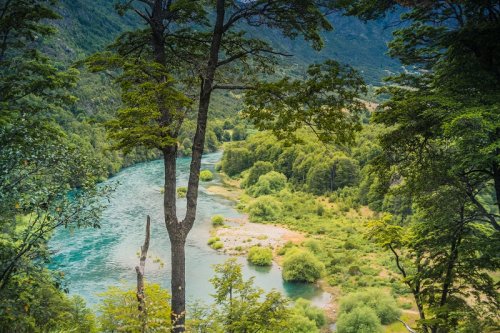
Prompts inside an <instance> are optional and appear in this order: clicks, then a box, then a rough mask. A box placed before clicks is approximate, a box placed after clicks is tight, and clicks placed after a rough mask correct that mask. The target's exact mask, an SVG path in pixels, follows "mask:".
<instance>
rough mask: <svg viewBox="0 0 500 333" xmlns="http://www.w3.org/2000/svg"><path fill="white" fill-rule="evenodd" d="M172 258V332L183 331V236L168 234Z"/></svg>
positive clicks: (184, 260) (184, 276)
mask: <svg viewBox="0 0 500 333" xmlns="http://www.w3.org/2000/svg"><path fill="white" fill-rule="evenodd" d="M169 236H170V244H171V259H172V282H171V288H172V315H171V321H172V332H174V333H180V332H184V331H185V322H186V256H185V252H184V246H185V243H186V241H185V237H178V238H177V237H175V235H170V234H169Z"/></svg>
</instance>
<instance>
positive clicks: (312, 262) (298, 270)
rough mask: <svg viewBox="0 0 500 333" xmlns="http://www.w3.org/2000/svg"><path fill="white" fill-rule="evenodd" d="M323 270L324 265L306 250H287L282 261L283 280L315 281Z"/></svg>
mask: <svg viewBox="0 0 500 333" xmlns="http://www.w3.org/2000/svg"><path fill="white" fill-rule="evenodd" d="M324 270H325V265H324V264H323V263H322V262H321V261H319V259H318V258H316V257H315V256H314V255H313V254H312V253H311V252H309V251H306V250H294V251H287V253H286V256H285V260H284V261H283V279H284V280H285V281H300V282H315V281H316V280H318V279H319V278H321V275H322V274H323V272H324Z"/></svg>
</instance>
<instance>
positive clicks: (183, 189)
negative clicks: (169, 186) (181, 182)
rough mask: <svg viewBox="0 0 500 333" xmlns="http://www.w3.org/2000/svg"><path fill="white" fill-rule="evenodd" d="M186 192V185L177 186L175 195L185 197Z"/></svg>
mask: <svg viewBox="0 0 500 333" xmlns="http://www.w3.org/2000/svg"><path fill="white" fill-rule="evenodd" d="M186 194H187V187H185V186H181V187H178V188H177V197H179V198H185V197H186Z"/></svg>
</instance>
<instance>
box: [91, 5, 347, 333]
mask: <svg viewBox="0 0 500 333" xmlns="http://www.w3.org/2000/svg"><path fill="white" fill-rule="evenodd" d="M325 3H327V2H325ZM323 5H324V3H323V1H313V0H308V1H298V0H296V1H270V0H266V1H265V0H258V1H245V2H241V1H225V0H217V1H209V2H202V1H181V0H177V1H175V0H173V1H161V0H155V1H128V2H125V3H121V4H119V5H118V8H119V10H120V11H121V12H122V13H124V12H125V11H133V12H135V13H136V14H137V15H139V16H140V17H141V18H142V19H143V20H144V22H145V24H146V26H145V28H144V29H142V30H137V31H133V32H128V33H125V34H124V35H122V36H120V37H119V38H118V39H117V41H116V42H115V44H114V45H112V46H111V47H110V50H109V52H104V53H101V54H97V55H94V56H93V57H91V58H89V59H88V61H87V63H88V64H89V65H90V68H91V69H92V70H94V71H102V70H115V69H119V70H120V72H119V73H120V75H119V76H118V77H117V82H118V83H119V84H120V85H121V88H122V93H123V101H124V107H123V108H122V109H121V110H119V111H118V115H117V119H116V120H115V121H113V122H112V123H111V124H110V127H111V136H112V137H113V138H115V139H117V141H118V142H119V146H121V147H122V148H131V147H133V146H136V145H142V146H147V147H150V148H157V149H159V150H161V152H162V153H163V159H164V163H165V192H164V215H165V225H166V228H167V230H168V234H169V238H170V243H171V259H172V262H171V265H172V284H171V289H172V323H173V325H174V331H175V332H183V331H184V318H185V302H186V300H185V253H184V246H185V242H186V237H187V235H188V233H189V231H190V230H191V228H192V227H193V224H194V221H195V218H196V207H197V199H198V184H199V173H200V166H201V157H202V153H203V148H204V145H205V133H206V129H207V121H208V110H209V106H210V101H211V97H212V94H213V92H214V91H216V90H222V89H246V88H249V84H254V83H255V82H256V80H257V77H258V76H259V74H270V73H272V72H273V65H274V64H275V63H276V57H277V56H280V55H282V54H281V53H280V52H279V51H278V50H275V49H273V48H272V47H271V46H270V45H269V44H268V43H267V42H266V41H265V40H263V39H258V38H250V37H248V36H247V34H246V32H245V27H247V28H248V27H250V26H251V27H259V28H262V29H265V28H268V29H276V30H278V31H280V32H281V33H282V34H283V35H284V36H285V37H289V38H295V37H298V36H301V37H303V38H304V39H306V40H307V41H310V42H311V43H312V45H313V47H315V48H316V49H319V48H320V47H321V38H320V31H321V30H322V29H331V26H330V24H329V22H328V21H327V19H326V17H325V15H326V11H323V10H322V9H324V7H323ZM205 10H206V11H208V12H210V14H207V13H206V11H205ZM193 87H199V90H198V91H196V90H194V89H193ZM336 88H337V87H336V86H333V87H332V89H336ZM195 96H197V97H196V98H197V100H198V101H197V103H196V102H195ZM316 97H317V96H314V95H312V96H311V98H316ZM193 106H195V107H196V108H197V112H194V114H195V117H196V131H195V134H194V138H193V145H192V156H191V165H190V174H189V181H188V188H187V194H186V201H187V206H186V214H185V216H184V218H179V217H178V216H177V206H176V178H175V171H176V156H177V147H178V143H177V138H178V135H179V131H180V129H181V127H182V125H183V122H184V120H185V119H187V118H188V117H193V115H191V112H190V111H191V110H192V108H193ZM336 112H337V111H336Z"/></svg>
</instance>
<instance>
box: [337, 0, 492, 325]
mask: <svg viewBox="0 0 500 333" xmlns="http://www.w3.org/2000/svg"><path fill="white" fill-rule="evenodd" d="M337 5H339V6H340V7H343V8H344V9H345V10H346V11H347V14H349V15H356V16H359V17H361V18H363V19H373V18H377V17H380V16H381V15H383V14H384V13H386V12H387V11H388V10H401V8H402V9H403V14H402V15H401V21H402V22H404V23H405V24H403V25H401V27H400V28H399V29H398V30H396V31H395V33H394V39H393V40H392V41H391V42H390V44H389V47H390V52H389V53H390V54H391V55H392V56H393V57H397V58H398V59H400V60H401V62H402V63H403V64H404V65H407V66H409V67H408V68H409V69H410V70H409V71H407V72H406V73H403V74H401V75H398V76H395V77H391V78H389V81H390V82H391V83H392V85H389V86H387V87H386V88H384V89H383V90H382V91H383V92H385V93H388V94H389V96H390V99H389V101H387V102H386V103H384V104H382V106H381V107H380V108H379V109H378V110H377V112H376V113H375V114H374V117H373V119H374V120H375V121H376V122H378V123H381V124H384V125H386V126H387V127H388V131H387V132H386V133H384V134H383V135H381V137H380V139H381V146H382V148H383V151H382V154H381V155H380V156H379V157H378V159H377V161H376V164H377V165H378V169H379V171H380V174H383V175H386V176H388V178H386V179H390V182H391V184H393V185H398V187H399V188H400V189H401V191H400V192H399V193H398V195H399V196H406V197H407V198H411V202H412V216H411V217H410V218H409V219H407V220H406V221H405V222H404V223H402V222H398V221H396V220H398V219H394V220H393V221H385V222H380V223H378V224H375V225H374V226H373V227H374V228H373V235H374V237H375V239H377V240H378V241H379V242H380V243H381V244H382V245H384V246H385V247H387V248H388V249H389V250H390V251H391V252H392V253H393V255H394V257H395V259H396V262H397V264H398V269H399V271H400V273H401V275H402V276H403V279H404V282H405V283H406V284H407V285H408V287H409V288H410V290H411V291H412V293H413V295H414V298H415V301H416V303H417V306H418V308H419V312H420V322H419V324H420V327H421V329H422V330H423V331H424V332H432V333H436V332H457V331H467V332H484V331H486V332H487V331H489V330H491V331H494V330H495V325H496V323H498V310H499V303H498V291H497V290H495V288H494V282H493V280H492V278H491V276H490V274H489V273H490V272H491V271H496V270H498V268H499V261H498V255H497V254H498V244H499V242H498V237H499V235H498V234H499V231H500V224H499V221H500V215H499V209H500V148H499V147H500V112H499V111H500V89H499V87H500V62H499V61H498V59H500V40H499V39H498V36H499V34H500V3H499V2H498V1H488V0H487V1H441V0H431V1H392V0H389V1H387V0H377V1H364V0H359V1H338V2H337ZM395 187H396V186H392V189H391V190H393V189H394V188H395ZM399 220H400V221H401V220H404V219H399ZM495 321H496V323H495ZM496 328H497V327H496Z"/></svg>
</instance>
